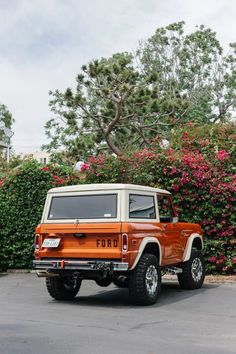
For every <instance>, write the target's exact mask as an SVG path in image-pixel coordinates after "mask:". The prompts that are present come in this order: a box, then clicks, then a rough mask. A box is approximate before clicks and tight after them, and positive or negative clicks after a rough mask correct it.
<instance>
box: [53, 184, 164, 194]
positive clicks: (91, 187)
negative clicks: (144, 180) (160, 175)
mask: <svg viewBox="0 0 236 354" xmlns="http://www.w3.org/2000/svg"><path fill="white" fill-rule="evenodd" d="M121 189H122V190H124V189H128V190H134V191H136V192H137V191H138V192H142V191H143V192H156V193H164V194H170V192H168V191H166V190H164V189H159V188H153V187H146V186H140V185H138V184H122V183H95V184H77V185H75V186H66V187H58V188H52V189H50V190H49V191H48V193H68V192H82V191H83V192H84V191H103V190H104V191H105V190H109V191H111V190H112V191H113V190H114V191H115V190H121Z"/></svg>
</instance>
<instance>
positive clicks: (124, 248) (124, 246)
mask: <svg viewBox="0 0 236 354" xmlns="http://www.w3.org/2000/svg"><path fill="white" fill-rule="evenodd" d="M127 251H128V235H127V234H122V252H123V253H125V252H127Z"/></svg>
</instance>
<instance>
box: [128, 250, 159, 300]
mask: <svg viewBox="0 0 236 354" xmlns="http://www.w3.org/2000/svg"><path fill="white" fill-rule="evenodd" d="M160 290H161V270H160V267H159V264H158V259H157V257H156V256H155V255H153V254H149V253H147V254H143V255H142V257H141V258H140V260H139V262H138V264H137V266H136V267H135V269H134V270H133V271H132V272H131V273H130V277H129V294H130V298H131V300H132V302H134V303H136V304H138V305H152V304H155V302H156V301H157V298H158V295H159V294H160Z"/></svg>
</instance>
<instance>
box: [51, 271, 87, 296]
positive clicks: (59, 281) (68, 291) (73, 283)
mask: <svg viewBox="0 0 236 354" xmlns="http://www.w3.org/2000/svg"><path fill="white" fill-rule="evenodd" d="M80 286H81V280H80V279H76V280H75V279H73V278H72V277H50V278H46V287H47V290H48V293H49V295H51V297H53V298H54V299H56V300H71V299H73V298H74V297H75V296H76V295H77V293H78V291H79V289H80Z"/></svg>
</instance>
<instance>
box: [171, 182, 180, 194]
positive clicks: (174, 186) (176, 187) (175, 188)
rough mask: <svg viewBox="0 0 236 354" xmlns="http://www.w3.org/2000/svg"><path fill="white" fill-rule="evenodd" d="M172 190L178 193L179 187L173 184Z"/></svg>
mask: <svg viewBox="0 0 236 354" xmlns="http://www.w3.org/2000/svg"><path fill="white" fill-rule="evenodd" d="M172 189H173V191H174V192H178V190H179V186H177V184H173V186H172Z"/></svg>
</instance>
